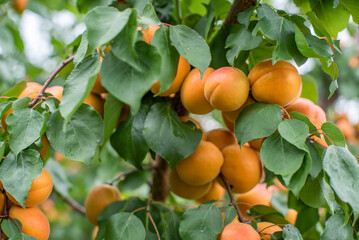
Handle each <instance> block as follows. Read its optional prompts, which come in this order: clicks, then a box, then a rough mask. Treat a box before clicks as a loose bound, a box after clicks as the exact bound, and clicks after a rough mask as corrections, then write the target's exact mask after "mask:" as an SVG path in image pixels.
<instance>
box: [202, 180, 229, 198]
mask: <svg viewBox="0 0 359 240" xmlns="http://www.w3.org/2000/svg"><path fill="white" fill-rule="evenodd" d="M224 193H225V190H224V188H223V187H222V186H221V184H219V183H218V182H217V181H215V180H214V181H213V183H212V187H211V189H210V190H209V191H208V193H206V195H204V196H203V197H201V198H198V199H196V201H197V202H198V203H200V204H202V203H205V202H208V201H209V200H221V199H222V198H223V197H224Z"/></svg>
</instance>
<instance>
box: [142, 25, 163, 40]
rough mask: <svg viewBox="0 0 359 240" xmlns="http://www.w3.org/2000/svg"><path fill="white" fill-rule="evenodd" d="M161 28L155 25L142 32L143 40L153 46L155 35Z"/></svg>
mask: <svg viewBox="0 0 359 240" xmlns="http://www.w3.org/2000/svg"><path fill="white" fill-rule="evenodd" d="M159 28H160V27H159V26H157V25H153V24H150V25H148V27H147V28H146V29H145V30H143V31H142V34H143V38H142V40H143V41H145V42H146V43H148V44H151V43H152V38H153V36H154V35H155V32H156V31H157V29H159Z"/></svg>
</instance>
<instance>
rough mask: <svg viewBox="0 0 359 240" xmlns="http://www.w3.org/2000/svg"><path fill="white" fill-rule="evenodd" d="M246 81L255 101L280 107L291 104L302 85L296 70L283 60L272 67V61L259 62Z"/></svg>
mask: <svg viewBox="0 0 359 240" xmlns="http://www.w3.org/2000/svg"><path fill="white" fill-rule="evenodd" d="M248 79H249V82H250V85H251V89H252V95H253V98H254V99H255V100H256V101H258V102H266V103H273V104H278V105H280V106H286V105H288V104H290V103H291V102H293V100H294V99H295V98H296V97H297V96H298V93H299V92H300V89H301V84H302V79H301V77H300V75H299V73H298V71H297V69H296V68H295V67H294V66H293V65H292V64H290V63H289V62H286V61H283V60H280V61H278V62H276V63H275V64H274V65H273V64H272V59H267V60H264V61H261V62H259V63H258V64H257V65H255V66H254V67H253V69H252V70H251V71H250V73H249V75H248Z"/></svg>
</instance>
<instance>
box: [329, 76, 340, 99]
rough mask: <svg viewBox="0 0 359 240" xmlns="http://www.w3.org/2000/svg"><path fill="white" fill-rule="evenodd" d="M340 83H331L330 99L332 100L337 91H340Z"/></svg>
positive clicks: (335, 81)
mask: <svg viewBox="0 0 359 240" xmlns="http://www.w3.org/2000/svg"><path fill="white" fill-rule="evenodd" d="M338 87H339V86H338V81H337V80H334V81H332V82H331V84H330V86H329V96H328V99H330V98H331V97H332V96H333V94H334V93H335V91H336V90H337V89H338Z"/></svg>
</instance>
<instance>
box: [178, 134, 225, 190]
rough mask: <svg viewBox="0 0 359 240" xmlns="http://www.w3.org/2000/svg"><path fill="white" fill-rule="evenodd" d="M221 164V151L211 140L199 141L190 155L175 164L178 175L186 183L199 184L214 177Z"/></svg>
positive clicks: (207, 181)
mask: <svg viewBox="0 0 359 240" xmlns="http://www.w3.org/2000/svg"><path fill="white" fill-rule="evenodd" d="M222 164H223V156H222V153H221V151H220V150H219V149H218V148H217V147H216V145H214V144H213V143H211V142H207V141H201V142H200V143H199V145H198V147H197V149H196V151H194V152H193V153H192V154H191V155H190V156H188V157H187V158H185V159H183V160H181V161H180V162H179V163H177V165H176V170H177V173H178V176H179V177H180V178H181V180H182V181H183V182H185V183H187V184H191V185H193V186H200V185H204V184H206V183H209V182H211V181H212V180H213V179H215V178H216V177H217V176H218V174H219V172H220V171H221V167H222Z"/></svg>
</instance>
